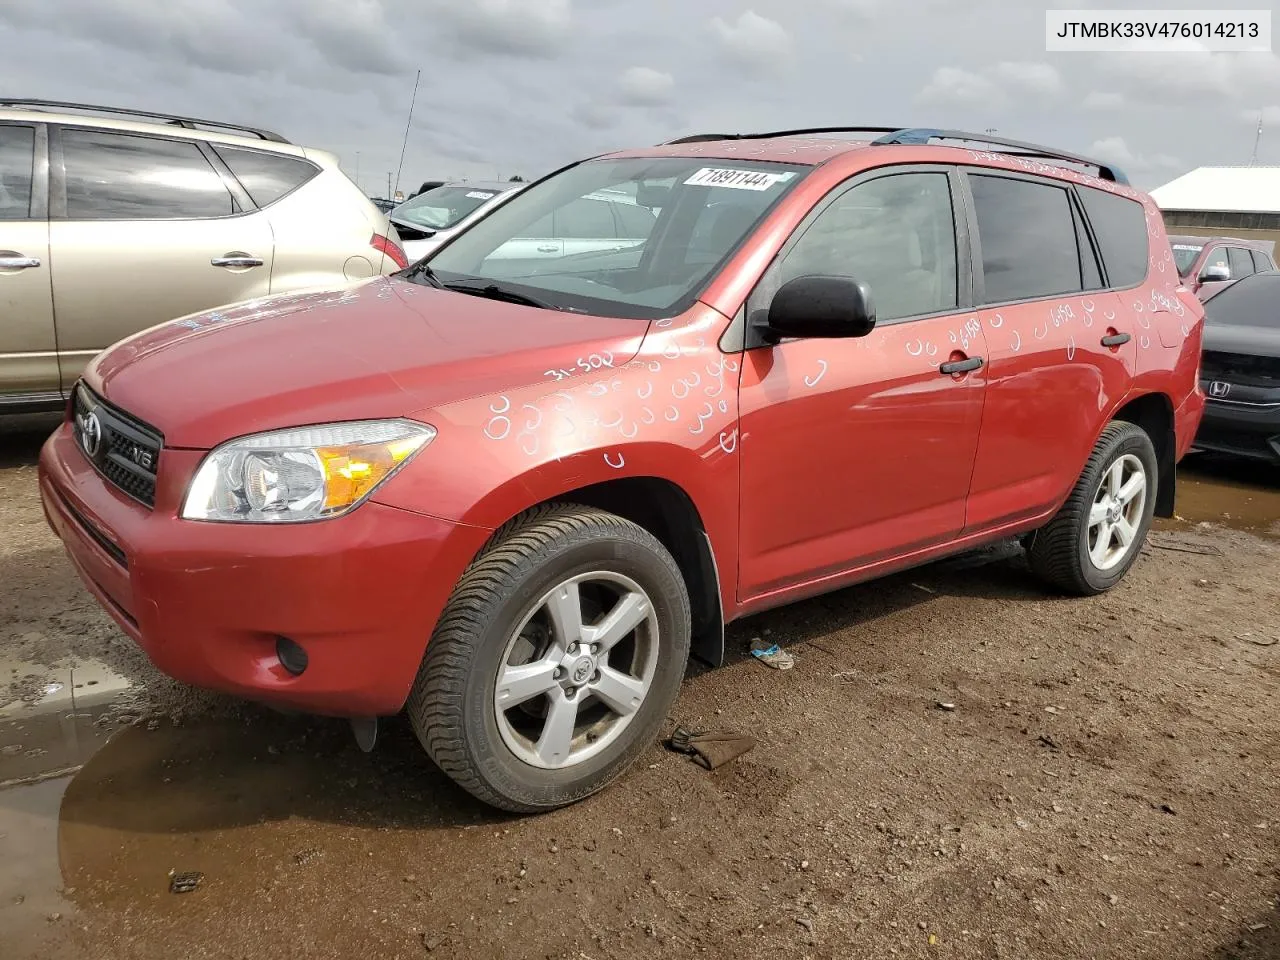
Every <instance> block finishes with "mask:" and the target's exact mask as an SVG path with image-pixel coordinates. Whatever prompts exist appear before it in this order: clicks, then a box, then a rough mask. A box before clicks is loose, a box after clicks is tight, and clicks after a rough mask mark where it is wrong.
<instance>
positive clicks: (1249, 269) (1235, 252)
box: [1227, 247, 1253, 280]
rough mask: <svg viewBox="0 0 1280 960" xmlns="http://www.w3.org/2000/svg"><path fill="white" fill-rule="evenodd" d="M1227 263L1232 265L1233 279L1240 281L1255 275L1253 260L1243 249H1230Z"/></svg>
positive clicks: (1228, 249)
mask: <svg viewBox="0 0 1280 960" xmlns="http://www.w3.org/2000/svg"><path fill="white" fill-rule="evenodd" d="M1227 261H1228V262H1229V263H1230V264H1231V279H1232V280H1239V279H1240V278H1241V277H1248V276H1251V275H1252V274H1253V259H1252V258H1251V257H1250V256H1249V251H1248V250H1245V249H1244V248H1243V247H1228V248H1227Z"/></svg>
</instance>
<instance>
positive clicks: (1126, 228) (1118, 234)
mask: <svg viewBox="0 0 1280 960" xmlns="http://www.w3.org/2000/svg"><path fill="white" fill-rule="evenodd" d="M1080 199H1081V200H1083V201H1084V210H1085V213H1086V214H1088V217H1089V223H1090V225H1091V226H1092V227H1093V235H1094V236H1095V237H1097V239H1098V246H1099V247H1101V248H1102V262H1103V263H1104V264H1106V267H1107V280H1108V281H1109V283H1110V285H1111V286H1112V287H1133V286H1136V285H1138V284H1139V283H1141V282H1142V281H1143V280H1145V279H1146V278H1147V269H1148V266H1149V256H1148V252H1147V247H1148V239H1147V214H1146V211H1145V210H1144V209H1143V207H1142V204H1141V203H1139V202H1138V201H1137V200H1130V199H1129V198H1128V197H1121V196H1117V195H1116V194H1114V193H1107V192H1106V191H1105V190H1096V189H1094V188H1093V187H1081V188H1080Z"/></svg>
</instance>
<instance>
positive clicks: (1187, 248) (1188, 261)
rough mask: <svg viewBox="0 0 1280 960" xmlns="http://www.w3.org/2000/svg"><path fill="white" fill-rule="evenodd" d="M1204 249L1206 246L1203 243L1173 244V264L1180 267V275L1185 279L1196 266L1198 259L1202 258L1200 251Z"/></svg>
mask: <svg viewBox="0 0 1280 960" xmlns="http://www.w3.org/2000/svg"><path fill="white" fill-rule="evenodd" d="M1203 249H1204V244H1202V243H1201V244H1195V243H1175V244H1173V262H1174V263H1175V264H1177V266H1178V273H1180V274H1182V276H1184V277H1185V276H1186V275H1187V274H1188V273H1190V272H1191V268H1192V266H1194V265H1195V262H1196V257H1198V256H1200V251H1201V250H1203Z"/></svg>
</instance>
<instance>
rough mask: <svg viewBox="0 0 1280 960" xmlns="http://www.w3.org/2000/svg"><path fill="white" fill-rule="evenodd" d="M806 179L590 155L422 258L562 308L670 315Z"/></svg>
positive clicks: (737, 165)
mask: <svg viewBox="0 0 1280 960" xmlns="http://www.w3.org/2000/svg"><path fill="white" fill-rule="evenodd" d="M806 172H807V168H804V167H798V166H795V165H793V164H785V163H765V162H756V161H737V160H735V161H724V160H721V161H708V160H703V159H693V158H684V157H680V158H676V157H662V158H638V159H624V160H592V161H588V162H585V163H580V164H578V165H576V166H574V167H571V168H569V169H568V170H565V171H564V172H562V173H559V174H557V175H555V176H553V177H550V178H548V179H547V180H544V181H542V182H541V183H538V184H535V185H533V186H531V187H529V188H528V189H526V190H524V191H522V192H521V193H519V194H518V195H516V196H515V197H513V198H512V199H511V200H509V201H507V202H506V203H504V204H502V206H500V207H499V208H498V209H496V210H494V211H493V212H492V213H491V214H489V215H488V216H486V217H485V218H484V219H483V220H481V221H479V222H478V223H476V224H475V225H474V226H472V227H469V228H468V229H467V230H465V231H463V232H462V233H461V234H460V235H459V236H458V237H457V238H455V239H454V240H453V241H452V242H451V243H449V244H447V245H445V246H444V247H442V248H441V249H440V250H439V251H438V252H437V253H436V254H434V255H432V256H430V257H429V258H428V260H427V261H426V262H428V263H429V264H430V266H431V270H432V271H434V274H435V276H436V277H437V278H438V279H439V280H440V281H441V282H443V283H445V284H448V285H455V284H456V285H468V284H474V285H476V286H481V285H484V284H486V283H487V284H489V285H492V284H501V285H502V287H504V288H507V289H510V290H513V291H515V292H518V293H521V294H523V295H524V296H526V297H530V298H536V299H537V300H539V301H541V302H543V303H545V304H547V305H548V306H550V307H553V308H555V309H560V310H574V311H579V312H586V313H595V314H599V315H602V316H614V317H635V318H643V319H653V318H657V317H662V316H673V315H674V314H676V313H679V312H681V311H683V310H685V309H688V307H689V306H691V305H692V303H693V301H694V299H696V298H697V296H698V294H700V293H701V292H702V288H703V286H704V285H705V284H706V283H707V281H708V280H709V279H710V277H711V276H712V275H713V274H714V272H715V271H716V269H717V268H718V267H719V266H720V264H722V263H723V262H724V261H725V260H726V259H727V258H728V256H729V255H730V254H731V253H733V251H734V250H735V249H736V248H737V247H738V245H739V244H740V243H742V242H743V241H744V240H745V239H746V238H747V237H748V236H750V234H751V232H752V230H753V229H754V228H755V226H756V225H757V224H758V223H759V222H760V221H761V220H762V219H763V218H764V216H765V214H767V213H768V212H769V211H770V210H771V209H773V207H774V205H775V204H777V203H778V201H779V200H781V199H782V197H783V196H785V195H786V193H787V192H788V191H789V190H791V189H792V188H793V187H794V186H795V185H796V184H797V183H799V182H800V180H801V179H802V177H803V175H804V173H806ZM406 276H409V277H410V278H411V279H417V280H418V282H426V281H425V279H424V278H421V276H420V275H419V276H415V275H414V274H413V273H408V274H406Z"/></svg>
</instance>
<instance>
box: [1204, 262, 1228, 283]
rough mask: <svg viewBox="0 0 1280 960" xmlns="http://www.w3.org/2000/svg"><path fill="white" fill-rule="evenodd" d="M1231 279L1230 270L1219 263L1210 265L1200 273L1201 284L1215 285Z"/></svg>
mask: <svg viewBox="0 0 1280 960" xmlns="http://www.w3.org/2000/svg"><path fill="white" fill-rule="evenodd" d="M1230 279H1231V270H1230V268H1229V267H1224V266H1223V265H1222V264H1220V263H1211V264H1209V265H1208V266H1207V267H1205V268H1204V269H1203V270H1201V271H1200V282H1201V283H1217V282H1220V281H1223V280H1230Z"/></svg>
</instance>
